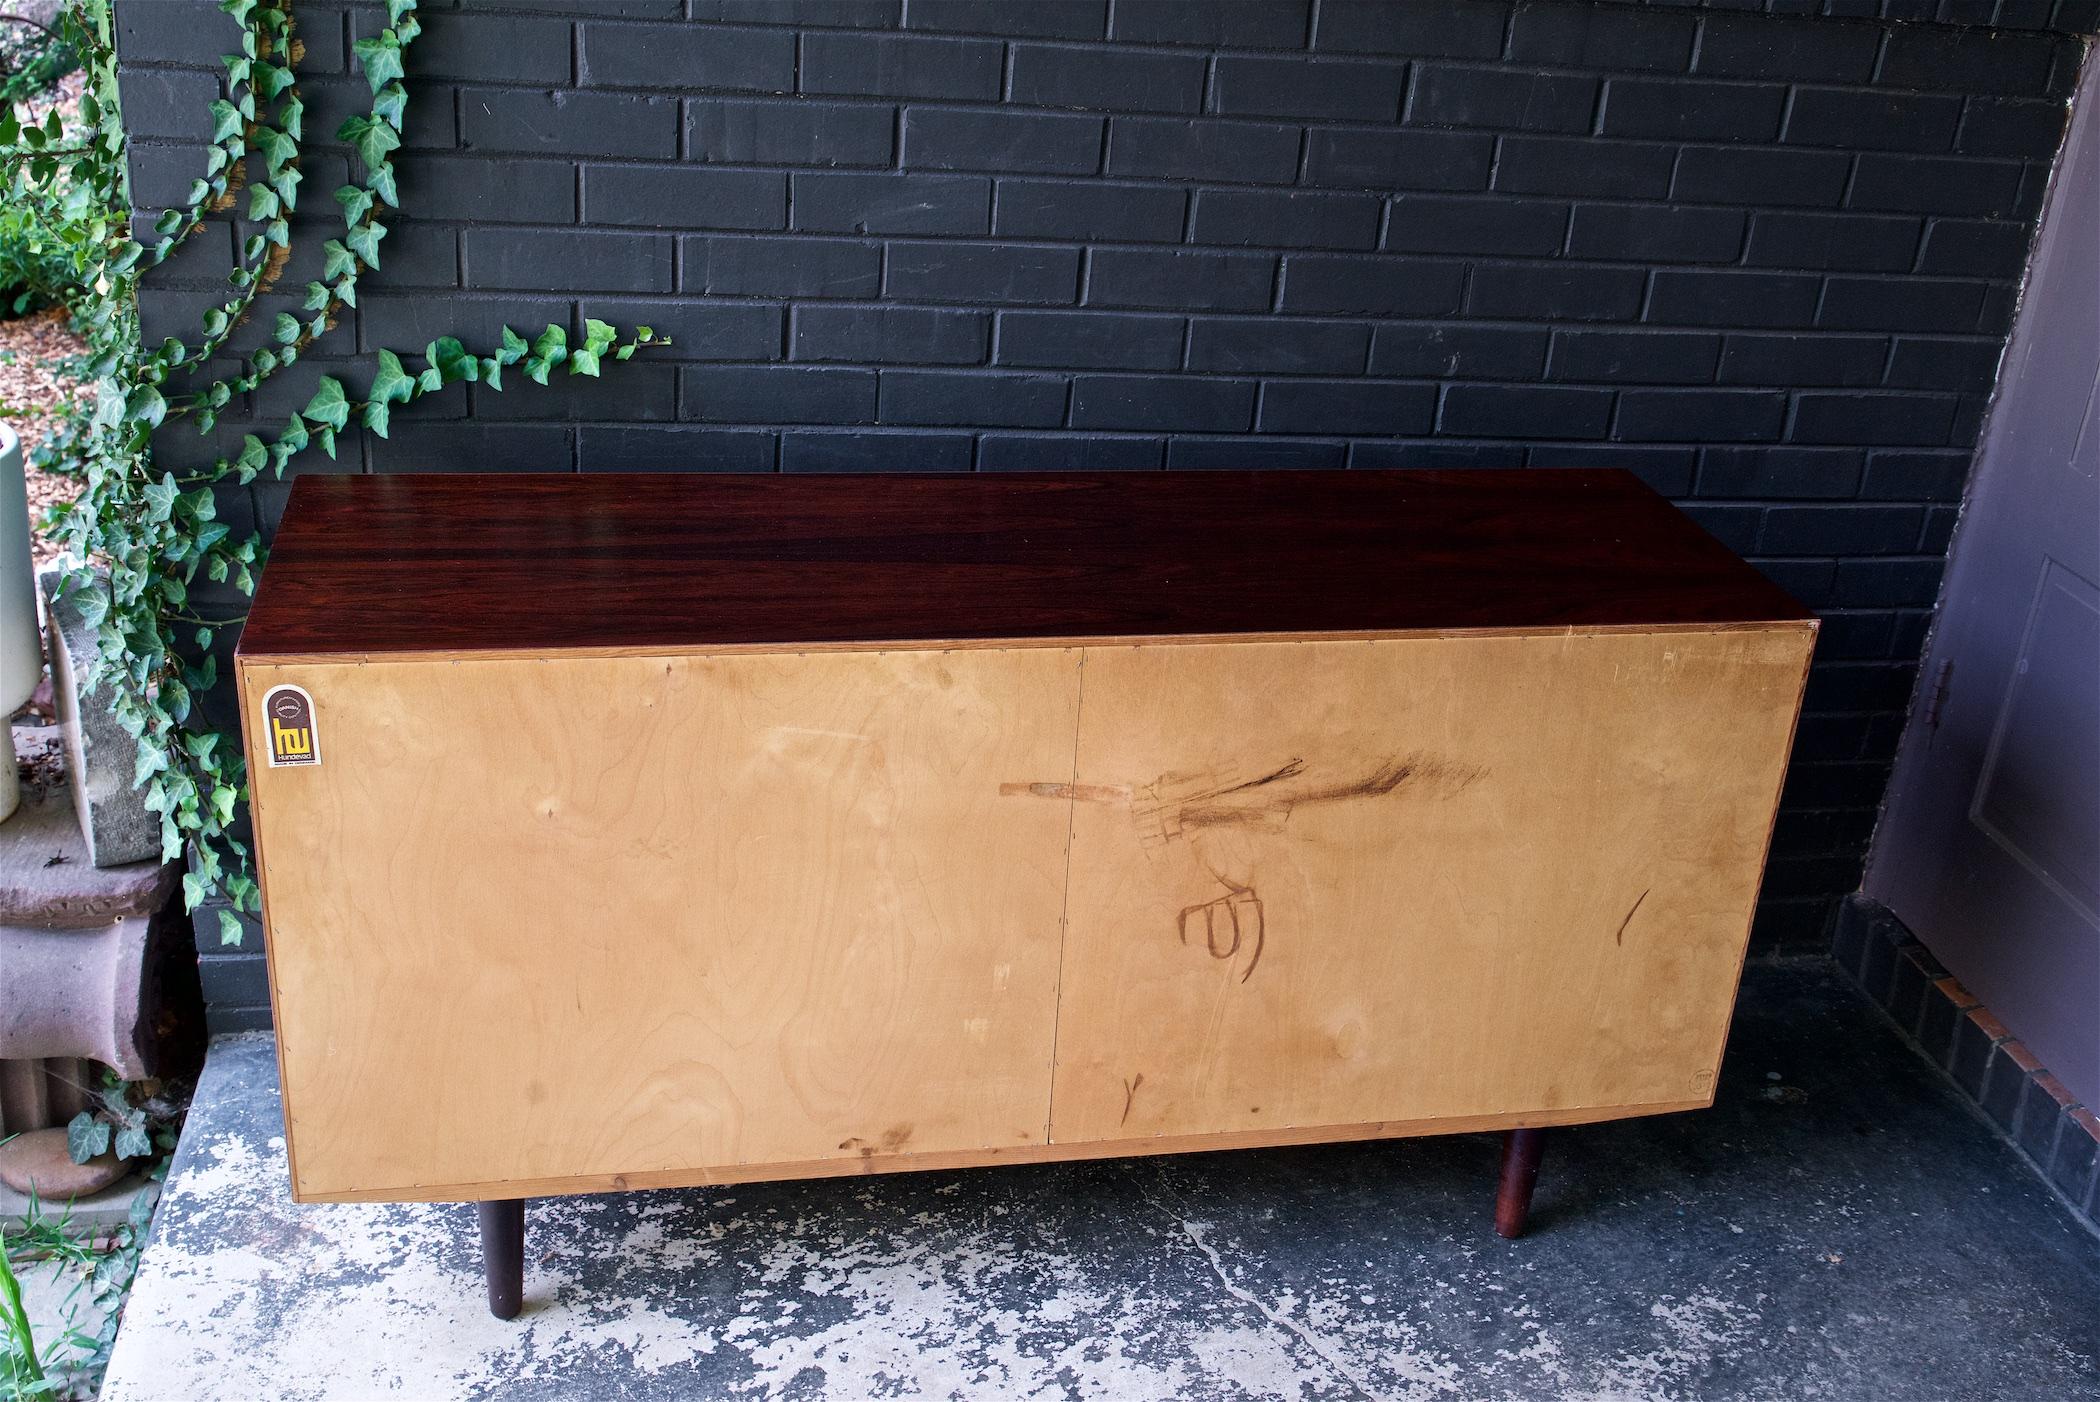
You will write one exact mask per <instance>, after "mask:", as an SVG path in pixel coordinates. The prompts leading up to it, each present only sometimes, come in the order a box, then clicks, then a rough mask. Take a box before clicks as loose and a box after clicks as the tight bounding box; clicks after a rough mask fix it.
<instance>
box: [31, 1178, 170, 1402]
mask: <svg viewBox="0 0 2100 1402" xmlns="http://www.w3.org/2000/svg"><path fill="white" fill-rule="evenodd" d="M153 1202H154V1198H153V1190H152V1189H151V1188H147V1189H142V1190H141V1191H140V1192H139V1194H138V1195H137V1196H136V1197H134V1198H133V1199H132V1201H131V1211H130V1213H129V1214H128V1217H127V1220H126V1221H125V1223H124V1224H123V1225H122V1226H120V1227H118V1228H117V1229H116V1230H115V1231H114V1232H113V1233H111V1234H110V1235H109V1237H108V1238H107V1239H106V1240H103V1241H101V1242H97V1241H93V1240H90V1239H87V1238H84V1237H82V1236H81V1235H80V1234H79V1233H78V1232H76V1231H74V1230H73V1227H72V1222H71V1219H70V1214H66V1215H62V1216H61V1217H60V1218H59V1219H58V1220H57V1221H55V1222H54V1221H52V1220H51V1219H49V1218H47V1217H46V1216H44V1214H43V1209H42V1206H41V1205H40V1204H39V1203H38V1202H37V1200H36V1199H35V1198H34V1197H33V1196H32V1197H31V1199H30V1202H29V1210H28V1212H27V1213H26V1214H25V1217H24V1220H23V1223H22V1226H21V1228H20V1229H19V1230H18V1231H16V1232H15V1233H14V1235H13V1236H12V1237H11V1238H10V1237H8V1236H7V1234H6V1233H5V1232H4V1231H0V1386H4V1387H5V1393H4V1395H5V1396H6V1397H8V1398H10V1399H29V1398H52V1397H56V1396H60V1395H63V1394H64V1392H65V1391H66V1385H65V1383H64V1381H63V1380H62V1377H61V1376H54V1374H60V1375H70V1376H71V1377H73V1378H75V1379H77V1380H78V1381H79V1383H80V1391H79V1395H82V1396H93V1395H94V1391H93V1390H94V1388H95V1387H97V1386H98V1385H99V1384H100V1381H101V1377H102V1373H103V1370H104V1369H105V1368H106V1367H107V1366H108V1363H109V1352H110V1347H111V1345H113V1344H114V1343H115V1342H116V1337H117V1325H118V1322H119V1320H120V1318H121V1315H122V1308H123V1301H124V1297H125V1295H126V1294H127V1293H128V1292H129V1291H130V1289H131V1282H132V1280H133V1278H134V1277H135V1276H136V1275H137V1274H138V1262H139V1253H140V1251H141V1249H142V1248H143V1247H144V1245H145V1241H146V1227H147V1225H148V1224H149V1223H150V1222H151V1221H152V1218H153ZM29 1260H42V1261H49V1262H55V1263H56V1264H57V1265H58V1267H59V1269H60V1270H61V1271H63V1272H64V1273H65V1274H67V1275H69V1276H71V1277H72V1281H71V1284H70V1286H69V1287H68V1289H67V1291H66V1294H65V1296H64V1297H63V1298H62V1299H60V1300H59V1301H58V1302H57V1308H58V1310H59V1312H60V1313H62V1314H63V1315H65V1316H66V1318H67V1321H68V1322H67V1327H66V1328H65V1330H64V1331H63V1332H62V1333H61V1334H60V1335H59V1336H58V1337H57V1338H56V1339H54V1340H51V1341H50V1342H49V1343H47V1344H43V1345H39V1343H38V1342H37V1338H36V1333H35V1330H34V1329H33V1328H32V1326H31V1323H30V1319H29V1310H28V1308H27V1303H26V1301H25V1300H24V1298H23V1290H22V1284H21V1280H20V1278H19V1277H18V1276H17V1275H16V1273H15V1262H17V1261H29ZM83 1296H85V1298H86V1300H87V1301H88V1302H90V1303H92V1304H93V1305H94V1307H95V1311H96V1314H97V1315H98V1321H97V1325H96V1328H95V1330H94V1332H93V1333H88V1332H87V1331H85V1330H83V1329H81V1328H80V1327H78V1325H76V1324H74V1323H73V1322H72V1320H73V1319H74V1318H75V1317H77V1314H78V1308H79V1305H80V1303H81V1301H82V1298H83Z"/></svg>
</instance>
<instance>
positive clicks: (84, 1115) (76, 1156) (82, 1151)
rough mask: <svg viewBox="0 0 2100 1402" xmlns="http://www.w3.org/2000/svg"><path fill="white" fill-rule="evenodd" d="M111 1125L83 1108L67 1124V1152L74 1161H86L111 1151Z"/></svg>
mask: <svg viewBox="0 0 2100 1402" xmlns="http://www.w3.org/2000/svg"><path fill="white" fill-rule="evenodd" d="M109 1133H110V1131H109V1126H108V1125H107V1124H105V1123H104V1122H102V1121H101V1120H98V1119H96V1118H95V1116H94V1114H93V1113H92V1112H91V1111H87V1110H82V1111H81V1112H80V1113H79V1114H77V1115H75V1116H74V1117H73V1118H72V1119H71V1120H69V1121H68V1122H67V1124H66V1153H67V1154H68V1155H69V1156H70V1157H71V1158H72V1160H73V1162H74V1163H86V1162H87V1161H88V1160H89V1159H91V1158H94V1157H95V1156H96V1155H97V1154H106V1153H108V1152H109Z"/></svg>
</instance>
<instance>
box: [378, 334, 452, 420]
mask: <svg viewBox="0 0 2100 1402" xmlns="http://www.w3.org/2000/svg"><path fill="white" fill-rule="evenodd" d="M453 344H455V345H457V344H458V342H456V341H455V342H454V343H453ZM415 396H416V382H415V378H414V377H413V376H411V375H410V374H409V373H408V371H406V370H405V369H403V368H402V366H401V357H400V356H398V355H395V354H394V353H393V352H392V351H390V350H382V351H380V352H379V373H378V374H376V375H374V376H373V377H372V391H371V395H370V398H371V401H372V402H373V403H374V404H378V405H381V406H385V405H387V404H406V403H408V401H409V400H411V399H413V398H415Z"/></svg>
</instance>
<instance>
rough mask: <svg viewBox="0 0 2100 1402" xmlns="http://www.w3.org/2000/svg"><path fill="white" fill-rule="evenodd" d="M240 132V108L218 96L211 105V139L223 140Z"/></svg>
mask: <svg viewBox="0 0 2100 1402" xmlns="http://www.w3.org/2000/svg"><path fill="white" fill-rule="evenodd" d="M240 134H241V113H240V109H239V108H237V107H235V106H234V105H233V104H232V103H230V102H228V101H227V100H226V99H225V98H223V97H222V98H220V99H218V100H217V101H216V102H214V103H212V105H211V139H212V140H213V141H225V140H228V139H230V138H232V137H236V136H239V135H240Z"/></svg>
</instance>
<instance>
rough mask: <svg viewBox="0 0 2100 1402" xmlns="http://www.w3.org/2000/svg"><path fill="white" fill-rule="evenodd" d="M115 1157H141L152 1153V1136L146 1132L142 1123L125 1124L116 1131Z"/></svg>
mask: <svg viewBox="0 0 2100 1402" xmlns="http://www.w3.org/2000/svg"><path fill="white" fill-rule="evenodd" d="M115 1147H116V1151H117V1157H118V1158H120V1159H143V1158H149V1157H151V1156H152V1154H153V1137H152V1136H151V1135H149V1134H147V1133H146V1127H145V1126H144V1125H143V1124H140V1125H137V1126H131V1125H127V1126H125V1127H124V1128H123V1129H120V1130H118V1131H117V1142H116V1146H115Z"/></svg>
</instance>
